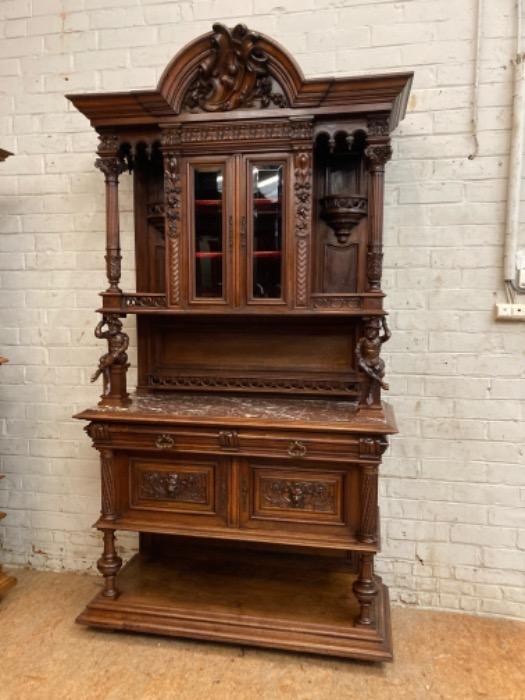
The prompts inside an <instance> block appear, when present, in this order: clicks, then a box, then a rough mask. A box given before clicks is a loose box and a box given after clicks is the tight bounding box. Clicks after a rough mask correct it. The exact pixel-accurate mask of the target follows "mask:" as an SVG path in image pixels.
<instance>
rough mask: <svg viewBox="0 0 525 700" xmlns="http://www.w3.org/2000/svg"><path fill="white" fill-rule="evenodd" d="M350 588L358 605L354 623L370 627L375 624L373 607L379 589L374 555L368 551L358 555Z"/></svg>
mask: <svg viewBox="0 0 525 700" xmlns="http://www.w3.org/2000/svg"><path fill="white" fill-rule="evenodd" d="M352 590H353V591H354V594H355V597H356V598H357V600H358V601H359V605H360V610H359V614H358V616H357V617H356V620H355V624H356V625H358V626H359V627H372V626H373V625H374V624H375V618H374V609H373V608H374V603H375V600H376V597H377V593H378V591H379V589H378V586H377V583H376V580H375V576H374V555H373V554H371V553H370V552H363V553H362V554H360V555H359V573H358V576H357V579H356V580H355V581H354V585H353V586H352Z"/></svg>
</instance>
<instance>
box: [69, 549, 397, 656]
mask: <svg viewBox="0 0 525 700" xmlns="http://www.w3.org/2000/svg"><path fill="white" fill-rule="evenodd" d="M354 581H355V574H353V573H351V572H350V571H349V570H348V569H346V570H345V569H342V568H341V567H339V568H336V569H335V570H333V569H332V570H327V568H326V566H323V564H322V563H317V560H315V559H312V558H310V557H308V556H301V555H296V554H289V555H288V554H283V553H276V554H273V553H268V552H256V553H253V552H243V551H237V552H231V553H230V554H229V555H228V556H226V557H225V556H224V555H220V556H215V555H214V554H210V553H208V554H207V555H206V554H205V553H202V552H199V551H196V552H195V553H191V552H190V553H188V552H187V551H185V552H184V553H182V555H181V556H180V557H169V558H167V557H160V556H159V555H151V554H136V555H135V556H134V557H133V558H132V559H131V560H130V562H129V563H128V564H127V565H126V566H125V567H124V568H123V569H122V571H121V573H120V574H119V575H118V577H117V589H118V591H119V596H118V597H117V598H109V597H105V596H104V595H103V594H102V593H99V594H98V595H97V596H96V597H95V598H94V600H93V601H92V602H91V603H90V604H89V605H88V606H87V608H86V609H85V610H84V612H83V613H82V614H81V615H79V617H78V618H77V622H79V623H81V624H85V625H90V626H93V627H101V628H109V629H116V630H128V631H133V632H149V633H154V634H164V635H172V636H175V637H189V638H194V639H206V640H213V641H218V642H230V643H234V644H250V645H254V646H259V647H271V648H277V649H286V650H290V651H301V652H310V653H315V654H326V655H330V656H341V657H350V658H356V659H365V660H369V661H391V660H392V638H391V629H390V605H389V599H388V590H387V588H386V586H384V585H383V584H382V583H381V580H380V579H379V578H377V579H376V583H377V589H378V592H377V595H376V596H375V599H374V603H373V606H372V619H373V623H372V624H371V625H367V626H357V625H355V623H354V619H355V618H356V616H357V615H358V612H359V605H358V603H357V600H356V599H355V597H354V594H353V593H352V584H353V582H354Z"/></svg>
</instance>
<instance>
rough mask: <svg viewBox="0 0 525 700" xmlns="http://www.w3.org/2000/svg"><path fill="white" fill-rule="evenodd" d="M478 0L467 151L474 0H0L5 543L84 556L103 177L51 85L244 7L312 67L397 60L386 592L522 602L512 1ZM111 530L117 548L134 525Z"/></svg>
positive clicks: (240, 15)
mask: <svg viewBox="0 0 525 700" xmlns="http://www.w3.org/2000/svg"><path fill="white" fill-rule="evenodd" d="M484 5H485V18H484V22H483V39H482V47H481V85H480V91H479V104H480V113H479V124H480V133H479V142H480V152H479V154H478V155H477V157H475V158H473V159H469V157H468V156H469V155H470V154H471V153H472V151H473V149H474V140H473V138H472V134H471V119H472V96H473V56H474V25H475V19H474V16H473V11H474V6H475V2H474V0H463V1H462V2H458V1H457V0H405V1H397V2H393V1H391V0H375V1H373V0H337V2H334V0H283V2H281V3H279V4H275V5H272V4H271V3H268V2H267V0H264V2H263V0H242V1H241V0H230V1H229V2H224V1H222V2H219V1H218V0H198V1H196V2H189V1H188V2H186V1H181V2H177V1H176V0H172V1H170V2H161V1H160V0H0V20H1V25H0V39H1V41H0V133H1V135H2V136H1V143H0V146H2V147H3V148H7V149H9V150H11V151H14V152H15V153H16V157H13V158H10V159H9V160H8V161H7V162H6V163H4V164H3V166H2V167H1V168H0V199H1V201H0V212H1V215H0V234H1V236H0V285H1V288H2V289H1V292H0V307H1V308H0V328H1V329H2V330H1V332H0V353H1V354H5V355H7V356H9V358H10V360H11V361H10V364H9V365H7V366H4V367H3V368H2V371H1V373H0V382H1V385H0V416H1V418H0V454H1V455H2V457H1V459H0V471H2V472H4V473H5V474H6V475H7V477H6V479H4V481H3V482H1V484H0V489H1V490H0V507H1V508H3V509H5V510H6V511H7V512H8V517H7V518H6V519H5V520H4V521H2V526H1V528H0V536H2V539H3V542H4V551H3V554H2V556H3V558H4V559H5V561H6V562H9V563H12V564H27V563H30V564H32V565H33V566H36V567H42V568H78V569H86V568H90V567H93V564H94V562H95V560H96V558H97V557H98V556H99V554H100V541H99V537H98V535H97V533H94V532H93V531H92V530H91V524H92V522H93V521H94V519H95V517H96V514H97V512H98V508H99V497H98V493H99V471H98V462H97V458H96V453H95V452H94V451H93V450H92V448H91V446H90V441H89V440H88V439H87V438H86V437H85V435H84V434H83V433H82V426H81V425H80V424H79V423H77V422H75V421H72V420H71V415H72V414H73V413H74V412H75V411H77V410H79V409H81V408H84V407H86V406H87V405H90V404H93V403H94V402H95V401H96V400H97V395H98V392H99V388H98V387H93V386H91V385H90V384H89V376H90V374H91V372H92V370H93V368H94V367H95V366H96V362H97V360H98V357H99V355H100V353H101V352H102V347H101V345H100V343H99V342H97V341H95V339H94V338H93V327H94V325H95V315H94V313H93V309H94V308H95V307H96V306H97V305H98V297H97V292H98V291H99V290H100V289H102V288H103V287H104V282H105V275H104V266H103V255H102V248H103V241H104V234H103V227H104V209H103V207H104V199H103V178H102V176H101V175H100V173H98V172H97V171H95V170H94V168H93V159H94V149H95V146H96V137H95V135H94V133H93V131H92V129H91V128H90V127H89V125H88V123H87V120H86V119H85V118H84V117H83V116H82V115H80V114H79V113H78V112H76V111H75V110H74V109H73V108H72V107H71V106H70V105H69V103H68V102H67V101H66V100H65V98H64V94H65V93H67V92H81V91H98V90H128V89H140V88H151V87H152V86H153V85H155V83H156V81H157V79H158V77H159V76H160V73H161V72H162V70H163V69H164V66H165V65H166V63H167V62H168V60H169V59H170V58H171V57H172V56H173V55H174V53H175V52H176V51H178V50H179V49H180V48H181V46H182V45H184V44H185V43H186V42H188V41H190V40H191V39H193V38H195V37H196V36H198V35H199V34H201V33H203V32H205V31H207V30H208V29H209V28H210V25H211V23H212V22H213V21H214V20H223V21H226V22H227V23H228V24H230V25H233V24H234V23H236V22H238V21H244V22H246V23H247V24H249V26H250V27H253V28H254V29H258V30H260V31H263V32H265V33H267V34H270V35H271V36H272V37H274V38H275V39H277V40H278V41H279V42H280V43H282V44H283V45H284V46H285V47H287V48H289V50H291V51H292V52H293V53H294V55H295V57H296V58H297V60H298V62H299V63H300V65H301V67H302V68H303V70H304V72H305V73H306V74H307V75H309V76H319V75H323V74H326V73H332V72H335V73H337V74H341V75H348V74H364V73H374V72H378V71H401V70H414V71H415V82H414V89H413V93H412V97H411V99H410V104H409V110H408V114H407V117H406V119H405V121H404V122H403V123H402V125H401V126H400V128H399V129H398V131H397V134H396V136H395V138H394V157H393V161H392V163H391V164H390V165H389V168H388V174H387V190H386V202H387V206H386V214H385V244H386V249H385V253H386V255H385V264H386V271H385V287H386V288H387V291H388V292H389V299H388V306H389V308H390V309H391V311H392V314H391V326H392V329H393V331H394V336H393V339H392V341H391V342H390V343H389V347H388V346H387V347H388V353H387V358H386V359H387V363H388V368H389V378H390V380H391V385H392V392H391V397H390V400H391V401H392V403H393V404H394V406H395V408H396V411H397V416H398V419H399V423H400V429H401V434H400V436H399V437H397V438H395V439H394V440H393V441H392V447H391V449H390V451H389V453H388V454H387V456H386V459H385V463H384V468H383V480H382V483H381V504H382V516H383V538H384V541H383V553H382V555H381V557H380V558H379V559H378V569H379V570H380V572H381V573H382V575H383V576H384V578H385V580H386V581H387V582H388V583H389V584H390V585H391V587H392V588H391V590H392V595H393V598H394V600H396V601H398V602H402V603H406V604H415V605H424V606H432V607H437V608H447V609H462V610H466V611H472V612H480V613H486V614H493V615H505V616H511V617H525V573H524V570H525V507H524V506H525V503H524V501H525V457H524V453H525V447H524V444H523V443H524V435H525V423H524V419H525V415H524V400H525V372H524V359H525V358H524V350H525V343H524V338H525V336H524V331H525V327H523V326H522V325H520V324H518V325H512V324H509V325H504V324H497V323H495V322H494V321H493V316H492V314H493V311H492V307H493V304H494V302H495V300H496V299H500V300H501V299H502V285H501V261H502V241H503V221H504V212H505V193H506V186H507V182H506V175H507V160H508V150H509V125H510V111H509V106H510V104H511V75H512V70H511V66H510V65H509V58H510V56H511V52H512V50H513V47H514V41H515V40H514V37H513V32H514V31H515V22H514V20H513V6H514V2H513V0H498V2H490V3H484ZM122 180H123V190H124V192H123V196H122V205H123V214H122V226H123V249H124V256H125V258H124V267H125V274H124V284H125V285H126V286H127V287H128V288H132V284H133V276H132V270H131V265H130V253H131V250H132V246H133V238H132V222H131V214H130V192H131V187H130V183H129V179H127V178H126V177H123V178H122ZM126 254H127V255H126ZM127 325H128V327H131V326H132V322H131V321H130V320H128V322H127ZM132 335H133V334H132ZM133 345H134V342H133ZM132 360H133V352H132ZM132 383H133V376H132ZM120 543H121V544H122V546H123V549H124V553H129V551H130V550H131V549H132V548H133V546H134V543H135V541H134V538H133V537H132V536H127V537H124V536H122V537H121V538H120Z"/></svg>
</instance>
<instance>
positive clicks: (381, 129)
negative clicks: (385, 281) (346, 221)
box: [365, 118, 392, 292]
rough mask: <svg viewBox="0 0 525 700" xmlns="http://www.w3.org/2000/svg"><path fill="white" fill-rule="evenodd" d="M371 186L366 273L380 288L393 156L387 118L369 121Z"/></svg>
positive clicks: (371, 285) (373, 288)
mask: <svg viewBox="0 0 525 700" xmlns="http://www.w3.org/2000/svg"><path fill="white" fill-rule="evenodd" d="M365 155H366V157H367V159H368V170H369V173H370V188H369V196H368V212H369V217H370V239H369V242H368V260H367V275H368V289H369V291H371V292H379V291H381V270H382V265H383V190H384V176H385V163H386V162H387V161H388V160H390V158H391V157H392V148H391V146H390V139H389V128H388V121H387V119H386V118H384V119H382V118H377V119H374V120H369V122H368V136H367V147H366V149H365Z"/></svg>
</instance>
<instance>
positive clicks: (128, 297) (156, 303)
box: [124, 294, 167, 309]
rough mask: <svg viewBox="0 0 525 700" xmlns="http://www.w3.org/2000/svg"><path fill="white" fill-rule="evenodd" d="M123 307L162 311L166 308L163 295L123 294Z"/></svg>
mask: <svg viewBox="0 0 525 700" xmlns="http://www.w3.org/2000/svg"><path fill="white" fill-rule="evenodd" d="M124 306H125V307H126V308H128V309H143V308H154V309H164V308H166V306H167V301H166V297H165V295H164V294H159V295H158V296H156V295H153V294H125V295H124Z"/></svg>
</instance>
